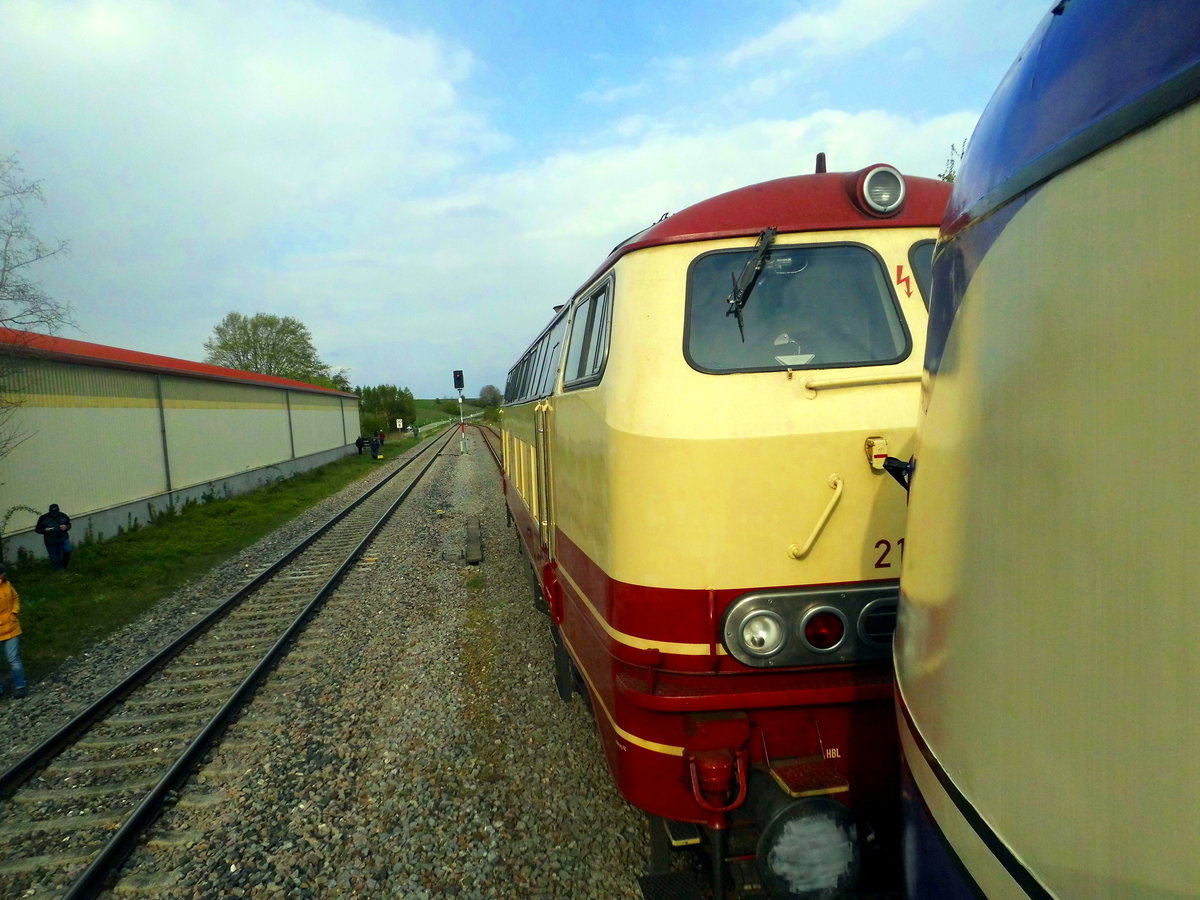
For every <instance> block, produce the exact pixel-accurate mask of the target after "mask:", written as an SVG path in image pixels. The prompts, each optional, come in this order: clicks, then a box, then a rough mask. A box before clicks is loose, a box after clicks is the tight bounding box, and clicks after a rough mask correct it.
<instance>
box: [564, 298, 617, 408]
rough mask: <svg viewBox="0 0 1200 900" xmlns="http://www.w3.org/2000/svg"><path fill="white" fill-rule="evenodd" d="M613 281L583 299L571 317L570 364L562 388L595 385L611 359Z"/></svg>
mask: <svg viewBox="0 0 1200 900" xmlns="http://www.w3.org/2000/svg"><path fill="white" fill-rule="evenodd" d="M611 297H612V280H611V278H610V279H609V280H608V281H606V282H605V283H604V285H603V286H602V287H601V288H600V289H599V290H596V291H593V292H592V293H591V294H588V295H587V296H586V297H584V298H583V299H582V300H580V301H579V302H578V303H577V304H576V306H575V312H574V314H573V315H572V316H571V337H570V339H569V341H568V343H567V361H566V365H565V367H564V368H563V387H564V388H577V387H586V386H588V385H591V384H595V383H596V382H598V381H599V380H600V376H601V375H602V374H603V372H604V361H605V359H606V358H607V357H608V330H609V320H610V317H611V315H612V310H611V309H610V308H609V307H610V303H609V300H610V298H611Z"/></svg>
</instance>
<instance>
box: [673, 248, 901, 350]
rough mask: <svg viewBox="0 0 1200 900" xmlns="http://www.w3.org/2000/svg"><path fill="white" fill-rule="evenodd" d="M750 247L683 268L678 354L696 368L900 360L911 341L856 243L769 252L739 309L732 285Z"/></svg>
mask: <svg viewBox="0 0 1200 900" xmlns="http://www.w3.org/2000/svg"><path fill="white" fill-rule="evenodd" d="M752 253H753V251H752V250H718V251H715V252H713V253H708V254H705V255H703V256H700V257H698V258H697V259H696V260H695V261H693V263H692V265H691V268H690V270H689V272H688V289H687V290H688V293H687V321H686V325H685V329H684V355H685V356H686V358H687V360H688V363H689V364H690V365H691V366H692V367H693V368H695V369H698V370H700V371H701V372H710V373H724V372H767V371H772V370H782V369H823V368H833V367H846V366H874V365H881V364H888V363H896V362H900V361H901V360H902V359H904V358H905V357H906V356H908V353H909V350H910V348H911V344H910V341H909V335H908V330H907V328H906V327H905V324H904V319H903V317H902V316H901V314H900V309H899V307H898V305H897V303H896V300H895V296H894V295H893V294H892V290H891V283H890V281H889V279H888V277H887V273H886V271H885V269H884V266H883V261H882V260H881V259H880V258H879V257H878V256H876V255H875V253H874V252H872V251H871V250H870V249H868V248H867V247H864V246H861V245H857V244H822V245H818V246H806V247H804V246H790V247H789V246H776V247H773V248H772V249H771V250H770V251H769V252H768V253H767V255H766V259H765V261H764V264H763V267H762V271H761V273H760V274H759V276H758V279H757V280H756V281H755V283H754V285H753V288H752V290H751V291H750V294H749V296H748V298H747V300H746V303H745V305H744V307H743V308H742V322H741V323H740V327H739V323H738V321H737V319H736V317H734V316H731V315H726V313H727V311H728V309H729V308H730V304H729V302H728V297H729V294H730V286H731V284H732V283H733V282H734V281H735V280H736V279H737V277H738V276H739V274H740V273H741V272H742V270H743V268H745V266H746V262H747V260H748V259H750V257H751V254H752Z"/></svg>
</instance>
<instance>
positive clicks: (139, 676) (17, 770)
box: [0, 430, 454, 898]
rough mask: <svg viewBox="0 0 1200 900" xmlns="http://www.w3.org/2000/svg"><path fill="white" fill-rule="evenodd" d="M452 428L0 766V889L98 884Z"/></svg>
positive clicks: (73, 894)
mask: <svg viewBox="0 0 1200 900" xmlns="http://www.w3.org/2000/svg"><path fill="white" fill-rule="evenodd" d="M453 435H454V431H453V430H451V431H450V432H448V435H447V436H446V437H443V438H439V439H437V440H435V441H431V442H430V443H429V445H428V446H427V447H426V448H424V449H423V450H422V451H421V452H420V453H419V454H417V455H415V456H413V457H411V458H410V459H409V460H407V461H406V462H404V463H403V464H401V465H400V466H398V467H397V469H396V471H395V472H393V473H392V474H391V475H390V476H389V477H388V478H386V479H385V480H383V481H381V482H380V483H379V484H377V485H375V486H374V487H373V488H371V489H370V490H369V491H367V492H365V493H364V494H363V495H361V496H360V497H359V498H358V499H357V500H355V501H354V502H353V503H351V504H350V505H349V506H347V507H346V508H345V509H344V510H342V511H341V512H339V513H338V514H337V515H335V516H334V517H333V518H331V519H330V520H329V521H328V522H326V523H325V524H324V525H322V526H321V527H320V528H318V529H317V530H316V531H315V532H314V533H313V534H312V535H310V536H309V537H308V538H306V539H305V540H304V541H302V542H301V543H300V544H299V545H297V546H296V547H294V548H293V549H292V550H290V551H288V552H287V553H286V554H284V556H282V557H281V558H280V559H279V560H277V561H276V562H275V563H273V564H272V565H270V566H268V567H267V568H266V569H265V570H264V571H263V572H261V573H260V574H258V575H257V576H256V577H254V578H253V579H252V580H251V582H250V583H249V584H247V585H246V586H245V587H244V588H242V589H240V590H239V591H238V592H237V593H235V594H234V595H232V596H231V597H229V598H228V599H227V600H225V601H224V602H223V603H221V604H220V606H218V607H217V608H216V609H215V610H214V611H213V612H212V613H210V614H209V615H208V616H206V617H205V618H204V619H203V620H202V621H200V622H198V623H197V624H196V625H194V626H193V627H192V628H190V629H188V631H187V632H185V633H184V634H182V635H181V636H180V637H179V638H178V639H177V640H175V641H174V642H172V643H171V644H170V645H169V646H168V647H166V648H164V649H163V650H162V651H160V652H159V653H157V654H156V655H155V656H154V657H153V658H152V659H150V660H149V661H148V662H146V663H145V664H144V665H143V666H142V667H141V668H139V669H138V670H137V671H136V672H134V673H133V674H132V675H131V676H130V677H129V678H127V679H126V680H125V681H124V682H122V683H121V684H119V685H117V686H116V687H114V688H113V689H112V690H111V691H109V692H108V693H107V694H106V695H105V696H103V697H101V698H100V699H99V700H97V701H96V702H95V703H93V704H92V706H91V707H89V708H88V709H87V710H85V711H84V712H83V713H81V714H80V715H79V716H77V717H76V718H75V719H73V720H72V721H71V722H69V723H68V724H67V725H65V726H63V727H62V728H61V729H59V731H58V732H56V733H55V734H54V735H52V736H51V737H50V738H48V739H46V740H45V741H44V742H43V743H42V744H40V745H39V746H38V747H36V748H34V749H33V750H32V751H31V752H30V753H28V754H27V755H26V756H25V757H24V758H22V759H21V760H19V761H18V762H17V763H16V764H15V765H14V766H13V767H12V768H11V769H9V770H8V771H6V772H4V773H2V774H0V797H3V799H4V803H3V808H2V810H0V860H3V862H0V883H5V887H4V888H3V891H2V893H3V895H4V896H61V897H67V898H84V897H94V896H96V895H97V894H98V893H99V892H100V891H101V890H102V889H103V888H104V887H105V885H106V884H107V883H108V881H109V880H110V879H111V877H112V875H113V873H114V872H115V871H116V870H117V868H118V867H119V866H120V865H121V863H122V862H123V861H124V860H125V858H126V857H127V856H128V855H129V853H130V852H131V851H132V849H133V847H134V845H135V843H136V842H137V841H138V839H139V837H140V836H141V835H142V834H144V833H145V831H146V830H147V829H148V828H149V827H150V826H151V825H152V824H153V823H154V821H155V819H156V818H157V817H158V815H159V813H160V812H161V810H162V808H163V806H164V804H165V803H168V802H170V800H171V799H172V797H173V796H174V794H175V792H176V791H177V790H178V788H179V787H180V786H181V785H182V784H183V783H184V781H186V779H187V778H188V777H189V775H190V774H191V773H192V772H193V771H194V769H195V767H196V766H197V765H198V764H199V763H200V762H201V761H202V760H203V758H204V757H205V756H206V755H207V754H208V753H209V752H210V751H211V750H212V748H213V746H214V745H215V744H216V743H217V742H219V740H220V737H221V735H222V733H223V732H224V730H225V728H226V726H227V725H228V723H229V722H231V721H232V720H233V719H234V718H235V717H236V716H237V715H238V714H239V712H240V711H241V710H242V709H243V708H244V707H245V706H246V704H247V703H248V702H249V701H250V699H251V698H252V697H253V695H254V692H255V689H256V688H257V687H258V685H259V684H260V683H261V682H262V681H263V680H264V679H265V678H266V677H267V676H268V675H269V674H270V672H271V671H272V669H273V668H274V667H275V665H276V664H277V663H278V661H279V660H280V659H281V658H282V657H283V656H284V655H286V653H287V652H288V649H289V647H290V645H291V644H292V642H293V640H294V639H295V637H296V636H297V635H298V634H299V633H300V632H301V631H302V630H303V629H304V628H305V626H306V625H307V624H308V622H309V620H310V619H311V618H312V617H313V615H314V614H315V613H316V612H317V610H318V609H319V608H320V606H321V604H322V603H323V601H324V600H325V598H326V597H327V596H328V595H329V594H330V593H331V592H332V591H333V590H334V588H335V587H336V586H337V584H338V582H339V581H340V580H341V578H342V576H343V575H344V574H345V573H346V572H347V571H348V570H349V568H350V567H351V566H353V565H354V564H355V562H356V561H357V560H358V558H359V557H360V556H361V555H362V554H363V552H364V550H365V549H366V547H367V546H368V544H369V543H370V542H371V540H372V539H373V537H374V536H375V534H376V533H377V532H378V531H379V529H380V528H382V527H383V525H384V523H385V522H386V521H387V519H388V518H389V517H390V516H391V514H392V513H393V512H394V511H395V509H396V508H397V507H398V506H400V504H401V503H403V502H404V500H405V498H406V497H407V496H408V495H409V493H410V492H411V491H412V490H413V488H414V487H415V486H416V485H417V483H418V482H419V481H420V480H421V478H422V476H423V475H424V474H425V473H426V472H427V471H428V470H429V468H430V466H431V465H432V464H433V461H434V460H435V459H436V458H437V456H438V454H439V453H440V452H441V451H442V450H443V449H444V448H445V447H446V445H447V444H448V443H449V441H450V439H451V438H452V437H453ZM47 884H50V885H53V887H52V888H51V889H49V890H47V888H46V885H47ZM30 885H37V886H38V887H37V889H36V892H35V893H32V894H30V893H28V892H27V888H28V887H29V886H30Z"/></svg>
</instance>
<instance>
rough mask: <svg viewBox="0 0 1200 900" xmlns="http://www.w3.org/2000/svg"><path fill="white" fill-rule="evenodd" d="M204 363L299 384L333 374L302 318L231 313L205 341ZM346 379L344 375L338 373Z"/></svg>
mask: <svg viewBox="0 0 1200 900" xmlns="http://www.w3.org/2000/svg"><path fill="white" fill-rule="evenodd" d="M204 350H205V357H204V361H205V362H207V363H212V364H214V365H218V366H228V367H229V368H231V369H243V370H244V371H247V372H260V373H262V374H263V375H278V376H279V377H281V378H292V379H295V380H296V381H308V382H314V381H316V380H317V379H321V378H324V379H329V380H330V382H332V380H333V378H334V373H333V372H331V370H330V368H329V366H328V365H326V364H325V363H323V362H321V358H320V357H319V356H317V348H316V347H315V346H313V340H312V333H311V332H310V331H309V330H308V326H306V325H305V324H304V323H303V322H301V321H300V320H299V319H293V318H292V317H291V316H282V317H281V316H273V315H270V314H269V313H255V314H254V315H253V316H243V315H242V314H241V313H236V312H231V313H230V314H229V315H227V316H226V317H225V318H224V319H222V320H221V321H220V323H218V324H217V326H216V327H215V328H214V329H213V336H212V337H211V338H209V339H208V340H207V341H205V342H204ZM337 374H339V375H341V376H342V378H343V380H344V379H345V373H344V372H338V373H337Z"/></svg>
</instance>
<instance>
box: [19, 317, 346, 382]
mask: <svg viewBox="0 0 1200 900" xmlns="http://www.w3.org/2000/svg"><path fill="white" fill-rule="evenodd" d="M0 352H3V353H12V354H16V355H20V356H33V357H38V358H41V359H51V360H55V361H57V362H68V363H79V364H82V365H93V366H109V367H112V368H119V369H134V370H137V371H142V372H155V373H160V374H163V375H182V376H190V377H193V378H205V379H207V380H209V381H232V382H236V383H239V384H256V385H263V386H267V387H283V388H292V389H293V390H302V391H309V392H311V393H314V394H334V395H335V396H338V397H353V396H355V395H354V394H348V393H346V392H344V391H339V390H335V389H332V388H326V387H321V386H320V385H316V384H308V383H306V382H303V381H293V380H292V379H290V378H280V377H279V376H277V375H263V374H261V373H259V372H243V371H242V370H241V369H227V368H225V367H224V366H214V365H211V364H209V363H198V362H191V361H189V360H186V359H175V358H173V357H170V356H156V355H155V354H153V353H141V352H139V351H137V350H122V349H120V348H119V347H107V346H105V345H103V344H92V343H89V342H88V341H74V340H71V339H70V338H60V337H52V336H50V335H48V334H37V333H35V332H32V331H17V330H16V329H12V328H0Z"/></svg>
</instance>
